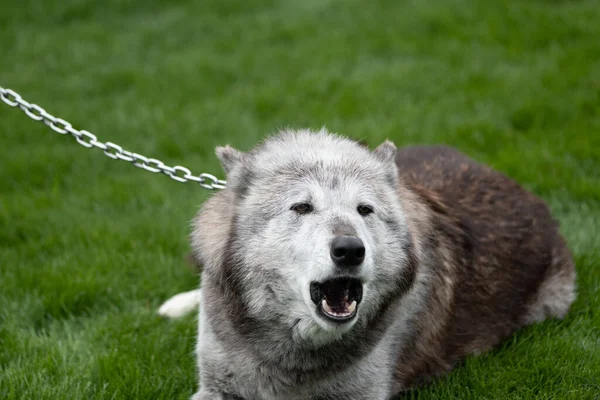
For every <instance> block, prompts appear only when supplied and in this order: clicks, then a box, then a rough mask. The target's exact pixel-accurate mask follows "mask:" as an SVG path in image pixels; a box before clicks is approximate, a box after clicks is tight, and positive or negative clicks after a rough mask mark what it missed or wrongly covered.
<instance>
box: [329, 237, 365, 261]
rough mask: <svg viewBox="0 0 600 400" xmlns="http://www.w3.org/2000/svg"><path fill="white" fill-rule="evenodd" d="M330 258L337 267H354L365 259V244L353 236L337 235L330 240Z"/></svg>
mask: <svg viewBox="0 0 600 400" xmlns="http://www.w3.org/2000/svg"><path fill="white" fill-rule="evenodd" d="M331 259H332V260H333V262H335V264H336V265H337V266H339V267H356V266H358V265H360V264H362V262H363V261H364V259H365V245H364V244H363V241H362V240H360V239H359V238H357V237H354V236H338V237H336V238H335V239H333V242H331Z"/></svg>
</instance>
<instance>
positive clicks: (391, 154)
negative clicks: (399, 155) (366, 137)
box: [373, 140, 397, 163]
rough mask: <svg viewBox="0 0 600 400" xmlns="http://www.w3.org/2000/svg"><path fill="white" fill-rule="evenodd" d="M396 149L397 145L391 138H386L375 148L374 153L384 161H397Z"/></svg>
mask: <svg viewBox="0 0 600 400" xmlns="http://www.w3.org/2000/svg"><path fill="white" fill-rule="evenodd" d="M396 150H397V149H396V145H394V143H392V142H390V141H389V140H386V141H385V142H383V143H381V144H380V145H379V146H377V148H376V149H375V150H373V154H375V156H376V157H377V158H379V159H380V160H381V161H383V162H384V163H389V162H394V161H395V158H396Z"/></svg>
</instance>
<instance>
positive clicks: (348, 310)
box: [310, 278, 363, 322]
mask: <svg viewBox="0 0 600 400" xmlns="http://www.w3.org/2000/svg"><path fill="white" fill-rule="evenodd" d="M362 293H363V288H362V283H361V282H360V281H359V280H358V279H355V278H335V279H329V280H327V281H324V282H312V283H311V284H310V298H311V300H312V301H313V303H315V305H316V306H317V311H318V312H319V313H321V314H322V315H323V316H325V317H327V318H328V319H330V320H333V321H337V322H345V321H349V320H351V319H352V318H354V316H355V315H356V309H357V307H358V305H359V304H360V301H361V300H362Z"/></svg>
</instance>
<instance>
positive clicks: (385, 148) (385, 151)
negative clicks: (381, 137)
mask: <svg viewBox="0 0 600 400" xmlns="http://www.w3.org/2000/svg"><path fill="white" fill-rule="evenodd" d="M396 151H397V149H396V145H394V143H392V142H390V141H389V140H386V141H385V142H383V143H382V144H380V145H379V146H377V148H376V149H375V150H373V154H374V155H375V157H377V158H378V159H379V160H380V161H381V162H383V163H384V164H385V176H386V179H387V181H388V182H389V183H390V185H392V186H396V185H397V184H398V168H397V167H396Z"/></svg>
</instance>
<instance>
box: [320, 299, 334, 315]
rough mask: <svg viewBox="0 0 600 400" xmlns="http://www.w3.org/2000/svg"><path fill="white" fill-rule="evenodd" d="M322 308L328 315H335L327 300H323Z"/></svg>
mask: <svg viewBox="0 0 600 400" xmlns="http://www.w3.org/2000/svg"><path fill="white" fill-rule="evenodd" d="M321 306H322V307H323V311H325V312H326V313H329V314H333V313H334V312H333V310H332V309H331V307H329V304H327V300H325V299H323V302H322V303H321Z"/></svg>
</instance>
